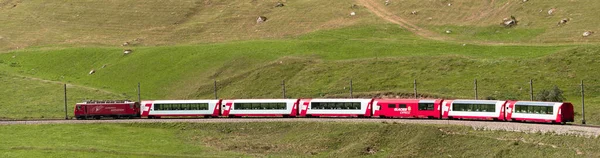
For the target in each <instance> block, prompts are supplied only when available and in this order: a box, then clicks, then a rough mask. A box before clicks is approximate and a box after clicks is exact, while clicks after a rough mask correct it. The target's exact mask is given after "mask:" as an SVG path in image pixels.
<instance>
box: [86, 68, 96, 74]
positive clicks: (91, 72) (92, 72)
mask: <svg viewBox="0 0 600 158" xmlns="http://www.w3.org/2000/svg"><path fill="white" fill-rule="evenodd" d="M94 73H96V70H94V69H92V71H90V73H88V74H89V75H91V74H94Z"/></svg>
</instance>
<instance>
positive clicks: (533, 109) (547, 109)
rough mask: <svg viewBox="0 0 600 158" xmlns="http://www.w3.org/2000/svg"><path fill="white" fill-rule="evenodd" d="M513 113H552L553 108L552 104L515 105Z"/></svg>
mask: <svg viewBox="0 0 600 158" xmlns="http://www.w3.org/2000/svg"><path fill="white" fill-rule="evenodd" d="M515 113H526V114H549V115H552V114H553V113H554V109H553V107H552V106H531V105H515Z"/></svg>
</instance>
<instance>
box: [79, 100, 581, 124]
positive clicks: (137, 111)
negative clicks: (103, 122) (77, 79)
mask: <svg viewBox="0 0 600 158" xmlns="http://www.w3.org/2000/svg"><path fill="white" fill-rule="evenodd" d="M74 116H75V118H76V119H101V118H109V117H110V118H129V119H133V118H141V119H160V118H182V117H193V118H221V117H228V118H239V117H286V118H287V117H316V118H324V117H347V118H398V119H403V118H420V119H462V120H490V121H512V122H533V123H550V124H566V123H567V122H573V121H574V111H573V104H571V103H569V102H538V101H516V100H444V99H382V98H369V99H364V98H357V99H321V98H316V99H215V100H143V101H140V102H134V101H126V100H125V101H85V102H81V103H77V104H76V105H75V110H74Z"/></svg>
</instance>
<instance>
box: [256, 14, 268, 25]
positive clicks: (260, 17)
mask: <svg viewBox="0 0 600 158" xmlns="http://www.w3.org/2000/svg"><path fill="white" fill-rule="evenodd" d="M266 21H267V17H264V16H258V18H257V19H256V23H258V24H260V23H263V22H266Z"/></svg>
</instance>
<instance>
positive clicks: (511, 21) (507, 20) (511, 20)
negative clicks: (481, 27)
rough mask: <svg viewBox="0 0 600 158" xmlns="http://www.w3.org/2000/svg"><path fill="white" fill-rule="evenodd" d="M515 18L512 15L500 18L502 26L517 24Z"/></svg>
mask: <svg viewBox="0 0 600 158" xmlns="http://www.w3.org/2000/svg"><path fill="white" fill-rule="evenodd" d="M517 22H518V21H517V18H515V17H514V16H510V18H504V19H502V25H503V26H504V27H513V26H515V25H517Z"/></svg>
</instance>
